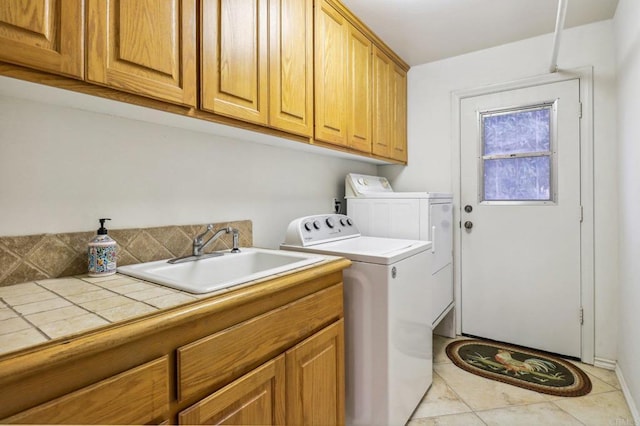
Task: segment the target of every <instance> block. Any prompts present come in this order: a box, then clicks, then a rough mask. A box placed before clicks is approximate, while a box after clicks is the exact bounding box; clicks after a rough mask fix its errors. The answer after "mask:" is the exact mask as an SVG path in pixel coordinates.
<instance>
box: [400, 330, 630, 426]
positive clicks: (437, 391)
mask: <svg viewBox="0 0 640 426" xmlns="http://www.w3.org/2000/svg"><path fill="white" fill-rule="evenodd" d="M452 340H453V339H447V338H445V337H441V336H434V341H433V345H434V362H433V367H434V373H433V384H432V386H431V388H430V389H429V391H428V392H427V394H426V395H425V397H424V398H423V400H422V401H421V403H420V405H419V406H418V408H417V409H416V411H415V412H414V413H413V417H412V418H411V420H410V421H409V422H408V423H407V426H418V425H429V426H436V425H437V426H441V425H452V426H453V425H456V426H457V425H460V426H476V425H478V426H485V425H486V426H502V425H504V426H518V425H522V426H537V425H544V426H555V425H576V426H580V425H586V426H591V425H593V426H634V422H633V417H632V415H631V412H630V411H629V408H628V407H627V404H626V402H625V399H624V396H623V394H622V391H621V390H620V384H619V383H618V379H617V377H616V374H615V372H613V371H610V370H604V369H601V368H596V367H593V366H591V365H587V364H582V363H578V365H579V367H580V368H582V369H583V371H585V372H586V373H587V374H588V375H589V378H590V379H591V383H592V385H593V389H592V391H591V392H590V393H589V394H588V395H585V396H582V397H574V398H563V397H556V396H551V395H544V394H540V393H537V392H533V391H529V390H526V389H521V388H518V387H515V386H511V385H507V384H504V383H500V382H496V381H493V380H489V379H484V378H482V377H479V376H476V375H473V374H471V373H468V372H466V371H464V370H462V369H460V368H458V367H456V366H455V365H454V364H453V363H452V362H451V361H450V360H449V358H448V357H447V355H446V353H445V347H446V346H447V344H448V343H449V342H451V341H452Z"/></svg>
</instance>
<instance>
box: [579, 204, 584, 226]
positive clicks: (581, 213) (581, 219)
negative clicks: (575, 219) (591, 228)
mask: <svg viewBox="0 0 640 426" xmlns="http://www.w3.org/2000/svg"><path fill="white" fill-rule="evenodd" d="M583 220H584V207H582V206H580V223H582V221H583Z"/></svg>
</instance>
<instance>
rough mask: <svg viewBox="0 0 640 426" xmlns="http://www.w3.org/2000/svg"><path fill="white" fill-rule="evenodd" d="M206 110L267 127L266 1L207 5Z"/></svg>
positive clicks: (209, 1)
mask: <svg viewBox="0 0 640 426" xmlns="http://www.w3.org/2000/svg"><path fill="white" fill-rule="evenodd" d="M201 19H202V26H201V28H202V40H201V67H202V72H201V80H202V88H201V90H202V101H201V103H202V105H201V107H202V109H204V110H207V111H211V112H214V113H216V114H222V115H226V116H230V117H234V118H238V119H240V120H245V121H250V122H254V123H258V124H267V122H268V118H269V117H268V107H269V102H268V98H267V96H268V90H269V87H268V58H267V55H268V44H267V41H268V39H267V37H268V34H267V0H203V1H202V14H201Z"/></svg>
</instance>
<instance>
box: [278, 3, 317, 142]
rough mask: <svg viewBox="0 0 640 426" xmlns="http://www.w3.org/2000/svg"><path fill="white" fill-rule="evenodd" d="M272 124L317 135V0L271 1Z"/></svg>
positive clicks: (308, 134)
mask: <svg viewBox="0 0 640 426" xmlns="http://www.w3.org/2000/svg"><path fill="white" fill-rule="evenodd" d="M269 43H270V44H269V101H270V102H269V124H270V125H271V126H272V127H275V128H278V129H281V130H285V131H289V132H292V133H296V134H299V135H303V136H312V135H313V0H269Z"/></svg>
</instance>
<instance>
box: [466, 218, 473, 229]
mask: <svg viewBox="0 0 640 426" xmlns="http://www.w3.org/2000/svg"><path fill="white" fill-rule="evenodd" d="M464 227H465V228H466V229H471V228H473V222H471V221H470V220H468V221H466V222H465V223H464Z"/></svg>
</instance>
